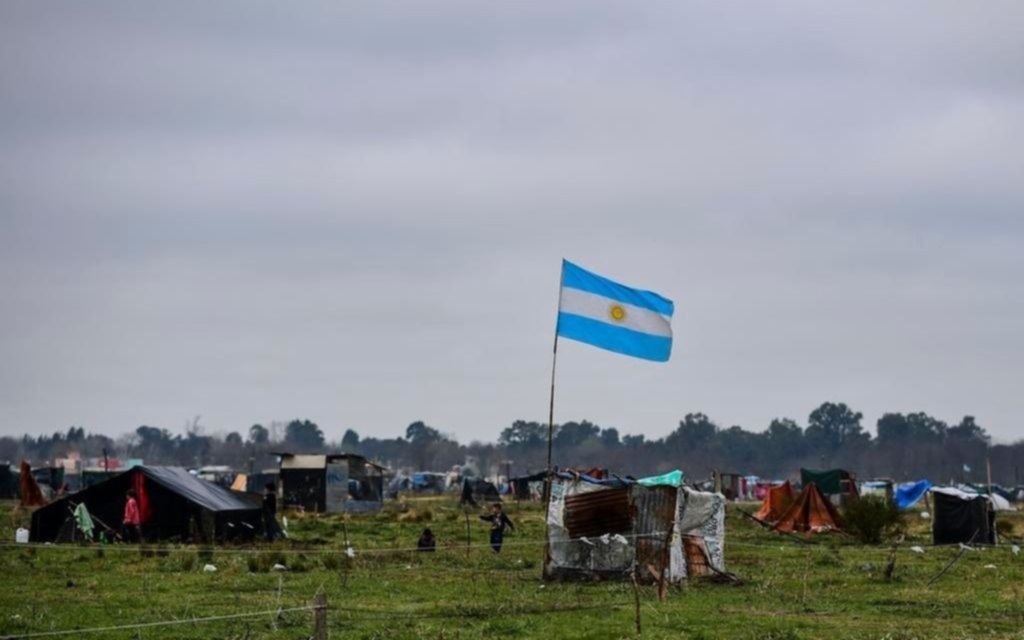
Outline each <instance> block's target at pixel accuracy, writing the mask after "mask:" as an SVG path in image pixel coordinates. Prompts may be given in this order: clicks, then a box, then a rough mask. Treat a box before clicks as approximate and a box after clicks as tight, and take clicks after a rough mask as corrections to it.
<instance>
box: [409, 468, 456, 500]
mask: <svg viewBox="0 0 1024 640" xmlns="http://www.w3.org/2000/svg"><path fill="white" fill-rule="evenodd" d="M447 485H448V476H447V475H446V474H444V473H434V472H432V471H417V472H415V473H413V474H412V476H411V477H410V478H409V488H410V489H412V490H413V491H415V492H416V493H427V494H434V495H441V494H442V493H444V492H445V489H446V488H447Z"/></svg>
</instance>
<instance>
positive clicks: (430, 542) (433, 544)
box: [416, 527, 437, 551]
mask: <svg viewBox="0 0 1024 640" xmlns="http://www.w3.org/2000/svg"><path fill="white" fill-rule="evenodd" d="M416 549H417V550H419V551H436V550H437V540H436V539H435V538H434V532H433V531H431V530H430V527H427V528H426V529H424V530H423V533H421V534H420V539H419V540H418V541H417V542H416Z"/></svg>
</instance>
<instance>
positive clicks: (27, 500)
mask: <svg viewBox="0 0 1024 640" xmlns="http://www.w3.org/2000/svg"><path fill="white" fill-rule="evenodd" d="M18 497H19V498H20V499H21V506H23V507H41V506H43V505H44V504H46V503H47V502H49V498H48V497H47V496H45V495H44V494H43V489H42V487H40V486H39V483H38V482H36V478H35V476H34V475H33V474H32V465H30V464H29V463H28V462H27V461H25V460H22V461H21V465H20V466H19V473H18Z"/></svg>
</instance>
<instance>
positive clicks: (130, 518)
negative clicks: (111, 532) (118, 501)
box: [121, 489, 142, 542]
mask: <svg viewBox="0 0 1024 640" xmlns="http://www.w3.org/2000/svg"><path fill="white" fill-rule="evenodd" d="M126 495H127V496H128V501H127V502H125V505H124V518H122V519H121V538H122V539H123V540H124V541H125V542H141V541H142V530H141V526H142V514H141V513H140V512H139V494H137V493H135V490H134V489H129V490H128V493H127V494H126Z"/></svg>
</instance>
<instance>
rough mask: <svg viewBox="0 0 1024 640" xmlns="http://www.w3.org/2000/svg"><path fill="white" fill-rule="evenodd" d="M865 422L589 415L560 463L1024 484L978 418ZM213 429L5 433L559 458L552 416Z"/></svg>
mask: <svg viewBox="0 0 1024 640" xmlns="http://www.w3.org/2000/svg"><path fill="white" fill-rule="evenodd" d="M863 421H864V416H863V414H862V413H860V412H859V411H855V410H853V409H851V408H850V407H849V406H847V405H846V404H845V403H842V402H825V403H823V404H822V405H821V406H819V407H817V408H816V409H814V411H812V412H811V413H810V415H809V416H808V417H807V420H806V421H805V423H804V424H800V423H798V422H797V421H796V420H794V419H791V418H777V419H774V420H772V421H771V422H770V423H769V424H768V426H767V428H766V429H765V430H763V431H748V430H747V429H744V428H743V427H741V426H738V425H734V426H729V427H723V426H722V425H719V424H718V423H716V422H715V421H713V420H712V419H711V418H710V417H708V416H707V415H705V414H703V413H689V414H687V415H686V416H685V417H684V418H683V419H682V420H680V421H679V424H678V426H677V427H676V428H675V429H674V430H673V431H672V432H671V433H669V434H668V435H667V436H665V437H663V438H657V439H648V438H646V437H645V436H644V435H642V434H623V433H620V431H619V430H618V429H617V428H615V427H611V426H607V427H602V426H601V425H598V424H596V423H593V422H590V421H588V420H581V421H578V422H577V421H570V422H564V423H561V424H559V425H557V426H556V427H555V429H554V438H553V449H554V464H555V465H557V466H560V467H563V468H564V467H573V468H592V467H602V468H607V469H609V470H611V471H613V472H615V473H620V474H623V475H625V474H629V475H634V476H642V475H652V474H657V473H662V472H665V471H668V470H671V469H676V468H679V469H683V470H684V471H685V472H686V473H687V474H688V476H689V477H691V478H704V477H706V476H707V475H708V474H710V472H711V471H712V470H713V469H718V470H719V471H722V472H729V473H742V474H753V475H759V476H762V477H766V478H780V479H781V478H789V477H793V476H795V475H796V474H797V473H798V471H799V469H800V467H810V468H832V467H842V468H846V469H849V470H850V471H853V472H855V473H857V474H858V475H859V476H860V477H861V478H868V477H889V478H893V479H895V480H899V481H903V480H914V479H918V478H929V479H931V480H932V481H934V482H948V481H951V480H955V481H962V480H966V481H975V482H983V481H985V479H986V464H987V463H991V467H992V475H993V480H994V481H995V482H998V483H1001V484H1004V485H1018V484H1022V483H1024V469H1022V467H1024V440H1021V441H1018V442H1016V443H1014V444H992V443H991V438H990V437H989V435H988V433H987V432H986V431H985V429H984V428H983V427H982V426H980V425H979V424H978V423H977V422H976V421H975V419H974V418H973V417H972V416H969V415H968V416H964V417H963V418H962V419H961V420H960V421H959V422H956V423H947V422H945V421H943V420H941V419H939V418H936V417H934V416H930V415H928V414H926V413H924V412H917V413H906V414H904V413H886V414H885V415H883V416H882V417H881V418H879V419H878V421H877V422H876V424H875V427H876V428H875V434H872V433H871V432H869V431H868V430H867V429H865V427H864V425H863ZM209 431H210V430H209V429H208V428H205V427H203V426H202V425H201V424H200V423H199V419H198V418H196V419H194V420H192V421H190V422H189V423H188V424H186V428H185V429H184V433H172V432H170V431H169V430H167V429H164V428H158V427H153V426H148V425H143V426H140V427H138V428H137V429H135V431H133V432H131V433H128V434H124V435H121V436H119V437H117V438H111V437H109V436H106V435H102V434H97V433H87V432H86V431H85V429H84V428H82V427H78V426H75V427H71V428H69V429H68V430H67V431H66V432H55V433H54V434H53V435H52V436H38V437H33V436H29V435H25V436H22V437H21V438H16V437H9V436H8V437H3V438H0V459H7V460H11V461H14V460H17V459H20V458H25V459H29V460H31V461H33V462H34V463H36V464H40V463H42V462H43V461H52V460H54V459H56V458H61V457H65V456H67V455H68V453H70V452H72V451H76V452H78V453H80V454H81V455H82V457H86V458H88V457H98V456H101V455H102V453H103V450H104V449H105V450H107V452H108V453H109V454H110V455H112V456H117V457H119V458H122V459H126V458H141V459H143V460H145V461H146V462H147V463H149V464H174V465H181V466H187V467H200V466H205V465H215V464H223V465H229V466H231V467H233V468H236V469H241V470H248V469H256V470H258V469H264V468H270V467H272V466H273V465H274V464H275V458H274V457H273V453H275V452H278V451H291V452H306V453H323V452H329V451H346V452H352V453H360V454H362V455H365V456H367V457H370V458H373V459H376V460H379V461H381V462H383V463H384V464H386V465H388V466H389V467H391V468H393V469H398V468H413V469H417V470H447V469H450V468H451V467H452V466H453V465H461V464H464V463H465V462H466V461H467V460H472V461H473V462H475V466H476V468H477V469H479V470H480V471H481V472H482V473H488V472H490V471H492V470H494V471H497V472H500V473H505V471H506V469H511V471H512V473H513V475H520V474H527V473H531V472H537V471H542V470H544V468H545V465H546V458H547V437H548V426H547V424H545V423H541V422H536V421H527V420H516V421H514V422H512V424H511V425H509V426H507V427H505V428H504V429H502V430H501V431H500V433H499V434H498V439H497V441H496V442H493V443H484V442H471V443H468V444H461V443H459V442H458V441H457V440H456V439H455V438H454V437H452V436H450V435H447V434H445V433H444V431H443V430H442V429H440V428H437V427H434V426H430V425H427V424H425V423H424V422H422V421H417V422H413V423H412V424H410V425H409V426H408V427H406V429H405V431H404V434H403V435H399V436H397V437H394V438H374V437H365V438H364V437H360V435H359V433H358V432H357V431H355V430H354V429H347V430H345V431H344V432H343V434H342V436H341V438H340V439H338V440H329V439H328V437H327V435H326V434H325V432H324V430H323V429H322V428H321V427H320V426H319V425H318V424H316V423H315V422H312V421H310V420H308V419H296V420H292V421H290V422H286V423H285V422H275V423H271V424H269V425H262V424H254V425H252V426H251V427H249V429H247V430H244V431H230V432H228V433H226V434H210V433H208V432H209Z"/></svg>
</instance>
